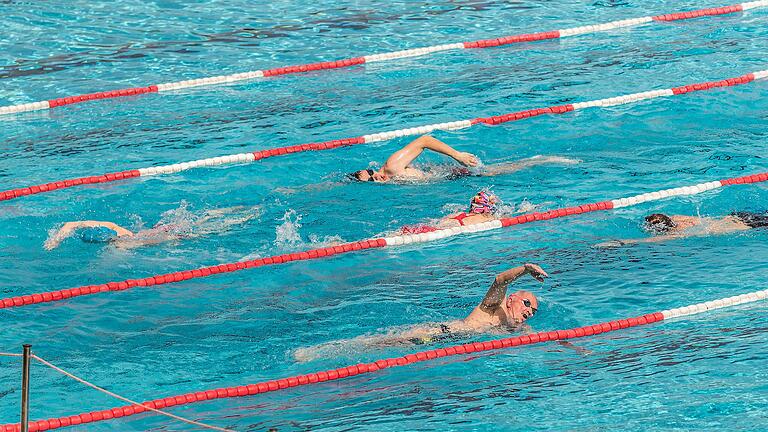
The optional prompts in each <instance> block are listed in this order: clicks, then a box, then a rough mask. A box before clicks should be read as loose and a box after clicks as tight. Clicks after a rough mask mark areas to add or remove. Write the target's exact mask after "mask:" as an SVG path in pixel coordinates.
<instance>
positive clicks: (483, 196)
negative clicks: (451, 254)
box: [400, 190, 501, 234]
mask: <svg viewBox="0 0 768 432" xmlns="http://www.w3.org/2000/svg"><path fill="white" fill-rule="evenodd" d="M499 204H501V200H499V198H498V197H497V196H496V195H494V194H493V192H490V191H487V190H482V191H480V192H478V193H477V194H476V195H475V196H473V197H472V200H471V201H470V202H469V211H467V212H460V213H455V214H452V215H450V216H447V217H445V218H443V219H442V220H440V222H438V223H437V225H435V226H431V225H412V226H404V227H402V228H400V234H423V233H428V232H433V231H437V230H440V229H446V228H453V227H457V226H468V225H475V224H479V223H484V222H489V221H492V220H496V219H498V217H496V212H497V211H498V207H499Z"/></svg>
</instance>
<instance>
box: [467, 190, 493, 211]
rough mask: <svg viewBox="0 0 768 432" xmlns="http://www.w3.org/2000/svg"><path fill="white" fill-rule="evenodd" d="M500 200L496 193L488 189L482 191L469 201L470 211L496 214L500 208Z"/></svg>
mask: <svg viewBox="0 0 768 432" xmlns="http://www.w3.org/2000/svg"><path fill="white" fill-rule="evenodd" d="M499 202H500V201H499V199H498V198H497V197H496V195H494V194H492V193H490V192H487V191H480V192H478V193H477V195H475V196H473V197H472V201H471V202H470V203H469V212H470V213H473V214H494V213H496V210H497V209H498V205H499Z"/></svg>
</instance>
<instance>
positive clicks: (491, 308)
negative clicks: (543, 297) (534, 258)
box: [467, 264, 549, 320]
mask: <svg viewBox="0 0 768 432" xmlns="http://www.w3.org/2000/svg"><path fill="white" fill-rule="evenodd" d="M524 274H529V275H531V277H532V278H534V279H536V280H537V281H539V282H543V281H544V278H545V277H549V275H548V274H547V273H546V272H545V271H544V270H543V269H542V268H541V267H539V266H538V265H536V264H524V265H521V266H520V267H515V268H513V269H509V270H507V271H504V272H501V273H499V274H498V275H497V276H496V279H494V281H493V283H492V284H491V287H490V288H489V289H488V292H487V293H485V297H484V298H483V301H482V302H480V304H479V305H477V307H476V308H475V309H474V310H473V311H472V313H471V314H469V316H468V317H467V320H471V319H472V318H473V317H476V316H477V315H486V314H488V315H493V313H494V312H495V311H496V309H498V308H499V306H501V302H503V301H504V298H505V297H506V296H507V287H509V284H511V283H512V282H514V281H516V280H517V279H518V278H519V277H520V276H522V275H524Z"/></svg>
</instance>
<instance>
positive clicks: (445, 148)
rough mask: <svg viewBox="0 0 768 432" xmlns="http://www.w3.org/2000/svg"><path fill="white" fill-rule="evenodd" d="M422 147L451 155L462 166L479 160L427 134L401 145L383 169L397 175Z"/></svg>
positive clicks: (470, 164) (419, 153)
mask: <svg viewBox="0 0 768 432" xmlns="http://www.w3.org/2000/svg"><path fill="white" fill-rule="evenodd" d="M424 149H429V150H432V151H434V152H437V153H440V154H444V155H446V156H449V157H452V158H453V159H455V160H456V161H457V162H459V163H460V164H462V165H464V166H470V167H473V166H477V164H478V162H479V161H478V159H477V156H475V155H473V154H471V153H464V152H460V151H456V150H455V149H454V148H453V147H451V146H449V145H448V144H446V143H444V142H442V141H440V140H438V139H436V138H432V137H431V136H429V135H424V136H420V137H418V138H416V139H415V140H413V141H411V142H410V143H409V144H408V145H407V146H405V147H403V148H402V149H400V150H398V151H397V152H395V153H394V154H393V155H392V156H390V157H389V159H387V161H386V162H385V163H384V167H383V168H384V171H385V172H386V173H387V174H389V175H397V174H399V173H401V172H402V171H403V170H404V169H405V168H406V167H408V165H410V164H411V162H413V161H414V160H416V158H417V157H419V155H421V153H422V152H424Z"/></svg>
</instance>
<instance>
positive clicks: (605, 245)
mask: <svg viewBox="0 0 768 432" xmlns="http://www.w3.org/2000/svg"><path fill="white" fill-rule="evenodd" d="M626 244H627V242H625V241H623V240H610V241H607V242H602V243H598V244H596V245H595V247H596V248H600V249H611V248H617V247H622V246H626Z"/></svg>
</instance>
